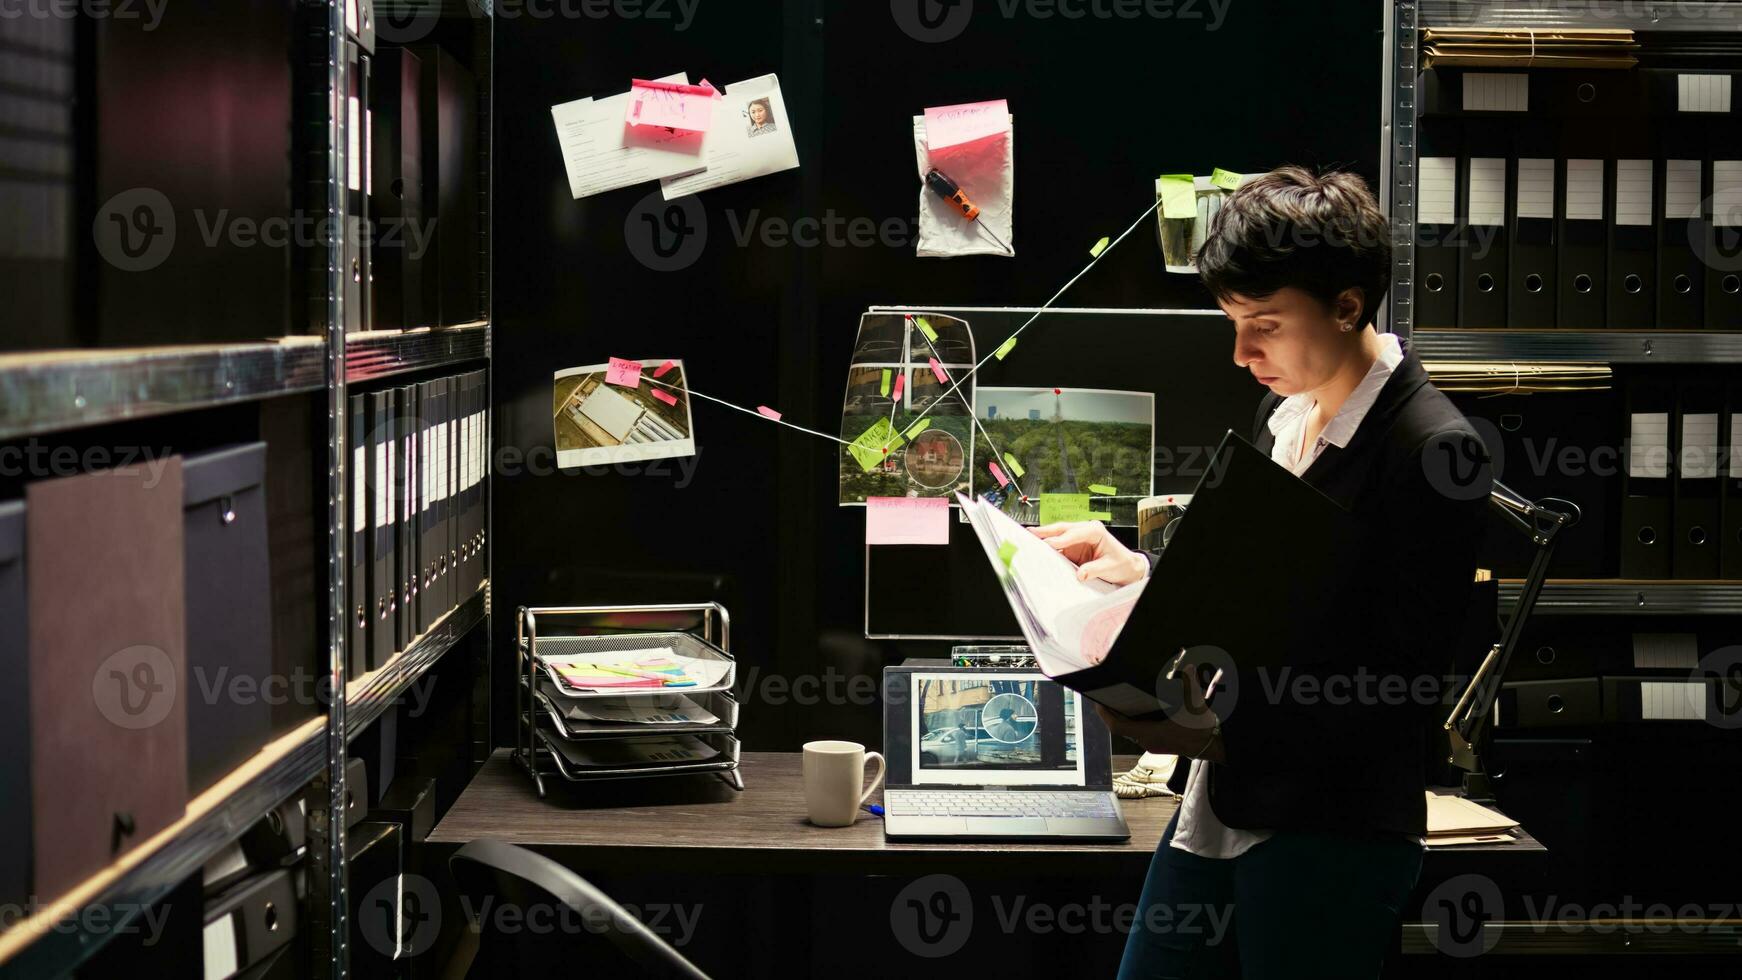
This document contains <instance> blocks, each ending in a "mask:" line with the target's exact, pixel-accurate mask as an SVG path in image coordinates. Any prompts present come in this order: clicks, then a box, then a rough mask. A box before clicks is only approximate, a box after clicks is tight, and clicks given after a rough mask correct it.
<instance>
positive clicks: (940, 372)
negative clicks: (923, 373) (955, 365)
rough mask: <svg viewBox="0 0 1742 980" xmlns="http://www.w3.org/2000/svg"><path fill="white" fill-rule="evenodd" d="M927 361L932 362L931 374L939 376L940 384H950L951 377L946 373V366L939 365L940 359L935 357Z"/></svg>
mask: <svg viewBox="0 0 1742 980" xmlns="http://www.w3.org/2000/svg"><path fill="white" fill-rule="evenodd" d="M926 360H927V361H930V362H931V373H933V374H935V375H937V377H938V384H941V385H947V384H949V383H950V376H949V375H947V374H945V373H944V366H943V365H942V364H939V363H938V359H937V358H935V357H928V358H926Z"/></svg>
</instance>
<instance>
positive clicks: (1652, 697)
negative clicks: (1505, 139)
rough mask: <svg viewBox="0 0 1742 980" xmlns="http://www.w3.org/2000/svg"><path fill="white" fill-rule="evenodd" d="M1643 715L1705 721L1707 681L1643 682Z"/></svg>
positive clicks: (1644, 717) (1651, 718)
mask: <svg viewBox="0 0 1742 980" xmlns="http://www.w3.org/2000/svg"><path fill="white" fill-rule="evenodd" d="M1683 77H1684V78H1685V77H1686V76H1683ZM1639 718H1640V720H1641V721H1705V720H1706V685H1705V682H1704V681H1640V682H1639Z"/></svg>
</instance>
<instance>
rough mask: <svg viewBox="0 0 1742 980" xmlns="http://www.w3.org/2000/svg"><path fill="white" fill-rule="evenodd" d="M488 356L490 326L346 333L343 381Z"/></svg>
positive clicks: (479, 323)
mask: <svg viewBox="0 0 1742 980" xmlns="http://www.w3.org/2000/svg"><path fill="white" fill-rule="evenodd" d="M489 356H490V325H489V324H488V323H486V322H484V321H479V322H477V323H468V324H466V325H464V326H459V327H436V328H428V327H426V328H424V329H422V330H372V331H369V332H367V333H353V334H347V335H345V380H346V381H347V382H350V383H355V382H358V381H368V380H370V379H372V378H385V377H388V376H390V375H395V374H404V373H406V372H408V371H422V370H425V369H427V368H436V367H444V366H446V365H449V364H459V363H462V362H465V361H478V360H483V359H485V358H488V357H489Z"/></svg>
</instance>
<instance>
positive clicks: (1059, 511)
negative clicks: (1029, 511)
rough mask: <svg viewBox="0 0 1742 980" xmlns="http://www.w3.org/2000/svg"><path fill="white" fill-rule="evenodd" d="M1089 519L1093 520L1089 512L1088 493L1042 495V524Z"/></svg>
mask: <svg viewBox="0 0 1742 980" xmlns="http://www.w3.org/2000/svg"><path fill="white" fill-rule="evenodd" d="M1087 520H1092V518H1091V517H1090V514H1089V495H1088V494H1086V493H1043V494H1041V495H1040V522H1041V523H1042V524H1057V523H1059V522H1061V521H1087Z"/></svg>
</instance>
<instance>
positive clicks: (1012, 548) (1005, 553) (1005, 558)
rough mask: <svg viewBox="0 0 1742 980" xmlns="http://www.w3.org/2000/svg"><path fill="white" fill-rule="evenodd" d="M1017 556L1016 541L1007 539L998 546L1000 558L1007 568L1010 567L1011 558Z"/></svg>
mask: <svg viewBox="0 0 1742 980" xmlns="http://www.w3.org/2000/svg"><path fill="white" fill-rule="evenodd" d="M1015 557H1016V542H1014V541H1006V542H1004V543H1003V544H1001V545H999V546H998V560H999V561H1002V562H1003V563H1004V567H1005V568H1009V567H1010V559H1012V558H1015Z"/></svg>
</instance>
